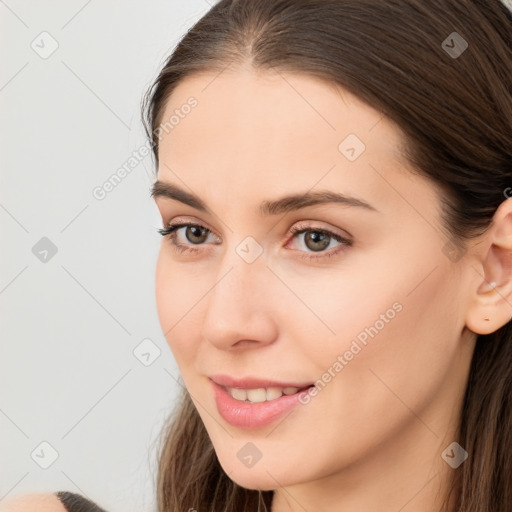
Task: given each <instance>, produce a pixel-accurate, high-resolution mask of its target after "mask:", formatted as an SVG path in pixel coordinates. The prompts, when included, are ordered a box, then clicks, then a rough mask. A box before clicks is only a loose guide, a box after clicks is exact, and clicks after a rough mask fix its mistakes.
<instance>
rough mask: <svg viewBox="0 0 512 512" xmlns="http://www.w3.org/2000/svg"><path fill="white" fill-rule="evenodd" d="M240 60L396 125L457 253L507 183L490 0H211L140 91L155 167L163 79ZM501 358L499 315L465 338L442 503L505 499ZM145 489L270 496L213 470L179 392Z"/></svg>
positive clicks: (498, 508) (508, 461)
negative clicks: (466, 366) (465, 365)
mask: <svg viewBox="0 0 512 512" xmlns="http://www.w3.org/2000/svg"><path fill="white" fill-rule="evenodd" d="M454 32H456V33H457V34H454ZM454 38H456V39H454ZM465 43H466V44H467V47H466V46H465ZM246 63H250V64H251V65H252V66H253V67H254V68H255V69H256V70H261V71H265V70H280V71H290V72H296V73H302V74H304V75H309V76H312V77H317V78H321V79H323V80H325V81H327V82H330V83H335V84H337V85H339V86H341V87H343V88H345V89H346V90H348V91H349V92H351V93H352V94H354V95H356V96H358V97H359V98H360V99H361V100H363V101H365V102H366V103H367V104H368V105H370V106H371V107H373V108H375V109H377V110H378V111H381V112H383V113H384V114H385V115H386V116H387V117H388V118H389V119H390V120H391V121H393V122H394V123H396V125H397V126H398V127H399V128H400V129H401V130H402V131H403V133H404V134H405V136H406V141H407V147H406V148H405V150H406V155H407V158H408V160H409V162H410V167H411V171H412V172H415V173H418V174H421V175H423V176H427V177H429V178H430V179H431V180H432V182H433V183H435V184H437V185H439V186H440V188H441V190H442V191H443V197H442V200H443V226H442V228H443V230H445V233H446V235H447V239H448V240H449V243H450V244H451V247H452V248H455V249H456V251H459V252H458V254H462V252H463V251H464V250H465V244H466V243H467V241H468V240H470V239H471V238H473V237H475V236H478V235H479V234H481V233H483V232H485V230H486V228H488V227H489V226H490V223H491V219H492V216H493V214H494V212H495V211H496V209H497V207H498V206H499V205H500V203H501V202H502V201H503V200H505V198H506V193H504V191H506V190H507V189H509V190H512V189H510V187H511V186H512V14H511V13H510V11H509V10H508V9H507V8H506V7H505V5H504V4H502V3H501V2H500V1H499V0H493V1H492V0H491V1H483V0H481V1H479V0H428V1H425V0H221V1H220V2H218V3H217V4H215V5H214V6H213V7H212V8H211V10H210V11H209V12H208V13H207V14H206V15H205V16H204V17H203V18H201V19H200V20H199V21H198V22H197V23H196V24H195V25H194V26H193V27H192V28H191V29H190V30H189V31H188V33H187V34H186V35H185V36H184V37H183V38H182V40H181V42H180V43H179V44H178V45H177V46H176V48H175V49H174V51H173V52H172V55H171V56H170V57H169V58H168V60H167V61H166V62H165V65H164V67H163V69H162V70H161V72H160V74H159V76H158V78H157V79H156V81H155V82H154V83H153V84H152V86H151V87H150V88H149V89H148V91H147V92H146V95H145V96H144V100H143V105H142V108H143V118H144V123H145V128H146V132H147V135H148V137H149V138H150V140H151V142H152V147H153V156H154V159H155V163H156V165H158V142H159V137H158V131H157V128H158V127H159V125H160V123H161V122H162V115H163V112H164V108H165V105H166V102H167V100H168V98H169V96H170V95H171V93H172V92H173V90H174V88H175V87H176V86H177V84H179V83H180V82H181V81H182V80H183V79H184V78H185V77H188V76H190V75H192V74H194V73H199V72H205V71H208V72H221V71H222V70H223V69H224V68H226V67H227V66H228V65H229V66H231V67H232V68H233V69H236V67H237V66H239V65H240V66H241V65H244V64H246ZM447 254H448V253H447ZM451 254H452V255H453V254H454V253H453V252H452V253H451ZM511 368H512V326H511V322H509V323H507V324H506V325H504V326H503V327H501V328H500V329H498V330H497V331H495V332H494V333H492V334H488V335H480V336H478V338H477V342H476V348H475V352H474V356H473V360H472V365H471V369H470V375H469V382H468V386H467V389H466V393H465V397H464V403H463V406H462V413H461V417H460V426H459V439H458V442H459V444H461V445H462V446H463V447H464V448H465V450H466V451H467V452H468V453H469V457H468V459H467V460H466V462H464V463H463V464H462V465H461V466H460V467H459V468H458V469H456V470H454V471H453V473H452V475H453V481H452V482H451V487H450V500H453V501H451V503H454V504H455V505H454V506H455V508H452V509H446V510H449V512H510V511H511V510H512V482H511V478H512V436H511V427H512V407H511V406H512V404H511V391H512V378H511ZM157 492H158V507H159V511H160V512H178V511H188V510H189V509H192V510H197V511H198V512H203V511H204V512H217V511H219V512H220V511H223V512H241V511H247V512H250V511H263V510H269V509H270V505H271V501H272V496H273V492H272V491H258V490H249V489H245V488H243V487H240V486H239V485H237V484H236V483H234V482H233V481H231V480H230V479H229V478H228V477H227V475H226V474H225V473H224V471H223V470H222V468H221V466H220V464H219V461H218V460H217V457H216V454H215V451H214V449H213V446H212V443H211V441H210V439H209V437H208V434H207V431H206V430H205V428H204V425H203V423H202V421H201V418H200V416H199V414H198V412H197V410H196V409H195V407H194V405H193V403H192V401H191V399H190V396H189V395H188V393H187V391H186V390H184V391H183V395H182V398H181V402H180V403H179V404H178V407H177V408H176V410H175V411H174V413H173V415H172V416H171V417H170V418H169V421H168V424H167V425H166V427H165V429H164V430H163V431H162V437H161V446H160V450H159V468H158V475H157ZM446 503H448V499H447V500H446Z"/></svg>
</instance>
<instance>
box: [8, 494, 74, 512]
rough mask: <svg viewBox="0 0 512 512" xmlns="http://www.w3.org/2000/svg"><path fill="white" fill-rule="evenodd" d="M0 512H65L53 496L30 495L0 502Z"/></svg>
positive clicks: (60, 503) (57, 499)
mask: <svg viewBox="0 0 512 512" xmlns="http://www.w3.org/2000/svg"><path fill="white" fill-rule="evenodd" d="M0 512H66V508H65V507H64V505H63V504H62V502H61V501H60V500H59V498H57V496H56V495H55V494H51V493H32V494H25V495H23V496H16V497H13V498H6V499H5V500H2V501H0Z"/></svg>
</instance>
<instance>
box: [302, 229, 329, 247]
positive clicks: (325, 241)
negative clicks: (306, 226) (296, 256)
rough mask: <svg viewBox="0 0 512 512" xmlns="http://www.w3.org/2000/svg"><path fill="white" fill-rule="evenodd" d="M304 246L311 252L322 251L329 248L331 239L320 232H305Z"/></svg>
mask: <svg viewBox="0 0 512 512" xmlns="http://www.w3.org/2000/svg"><path fill="white" fill-rule="evenodd" d="M305 233H306V236H305V237H304V244H305V245H306V247H307V248H308V249H311V250H312V251H323V250H324V249H325V248H326V247H328V246H329V243H330V241H331V237H330V236H329V235H327V234H326V233H323V232H321V231H306V232H305Z"/></svg>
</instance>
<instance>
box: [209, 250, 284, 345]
mask: <svg viewBox="0 0 512 512" xmlns="http://www.w3.org/2000/svg"><path fill="white" fill-rule="evenodd" d="M231 263H232V264H231V265H230V267H229V268H227V269H226V268H225V267H224V269H225V270H224V271H223V272H222V274H219V277H218V278H217V280H216V282H215V284H214V285H213V288H212V289H211V291H210V292H209V293H208V295H207V297H205V299H207V300H206V308H207V309H206V312H205V316H204V320H203V326H202V335H203V338H204V339H206V340H207V341H209V342H210V343H211V344H213V345H214V346H215V347H217V348H219V349H222V350H232V349H241V348H242V347H245V348H258V347H263V346H266V345H269V344H271V343H273V342H274V341H275V340H276V338H277V335H278V330H277V324H276V323H275V318H276V313H277V311H276V308H275V306H276V303H275V302H274V301H273V299H272V297H275V294H273V293H272V290H271V288H272V284H271V283H272V280H271V273H270V272H269V270H268V269H267V268H266V265H265V263H264V261H258V264H256V263H255V262H253V263H251V264H248V263H245V262H244V261H242V260H240V261H236V260H235V261H233V260H231Z"/></svg>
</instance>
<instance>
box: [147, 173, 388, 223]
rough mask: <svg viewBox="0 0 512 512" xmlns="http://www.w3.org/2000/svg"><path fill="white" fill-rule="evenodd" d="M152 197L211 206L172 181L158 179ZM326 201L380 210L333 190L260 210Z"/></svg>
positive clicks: (306, 194) (266, 204) (279, 201)
mask: <svg viewBox="0 0 512 512" xmlns="http://www.w3.org/2000/svg"><path fill="white" fill-rule="evenodd" d="M151 197H153V198H154V199H157V198H160V197H164V198H167V199H174V200H175V201H179V202H181V203H184V204H187V205H189V206H191V207H192V208H195V209H196V210H199V211H201V212H205V213H207V212H209V211H210V210H209V208H208V207H207V205H206V203H204V201H203V200H202V199H200V198H199V197H197V196H196V195H195V194H193V193H191V192H187V191H186V190H183V189H182V188H180V187H178V186H177V185H174V184H172V183H167V182H164V181H161V180H157V181H156V182H155V183H154V184H153V187H152V189H151ZM326 203H341V204H344V205H346V206H355V207H360V208H364V209H366V210H370V211H378V210H377V209H376V208H375V207H373V206H372V205H371V204H369V203H367V202H365V201H363V200H362V199H358V198H355V197H351V196H347V195H343V194H340V193H337V192H333V191H331V190H320V191H314V192H310V191H308V192H303V193H297V194H291V195H287V196H284V197H281V198H279V199H275V200H271V201H263V202H262V203H261V204H260V207H259V211H260V214H261V215H264V216H269V215H278V214H281V213H288V212H292V211H295V210H299V209H301V208H306V207H307V206H313V205H317V204H326Z"/></svg>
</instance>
